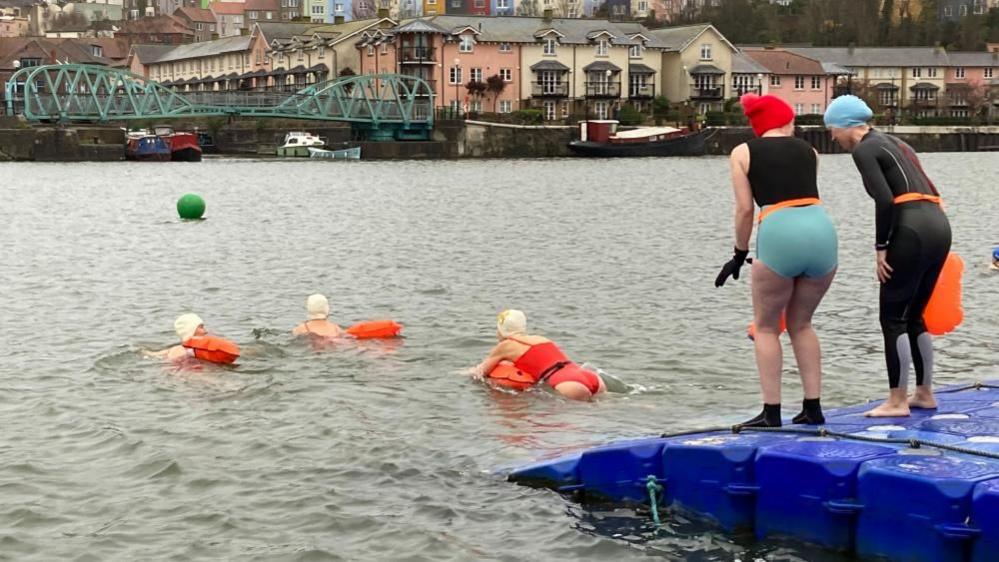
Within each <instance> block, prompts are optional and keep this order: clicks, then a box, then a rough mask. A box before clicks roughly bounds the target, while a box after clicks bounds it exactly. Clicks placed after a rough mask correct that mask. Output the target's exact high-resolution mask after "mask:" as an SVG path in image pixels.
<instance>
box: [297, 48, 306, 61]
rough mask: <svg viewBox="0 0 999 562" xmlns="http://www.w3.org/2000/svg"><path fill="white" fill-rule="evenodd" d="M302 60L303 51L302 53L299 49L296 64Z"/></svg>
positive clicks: (303, 56)
mask: <svg viewBox="0 0 999 562" xmlns="http://www.w3.org/2000/svg"><path fill="white" fill-rule="evenodd" d="M304 58H305V51H303V50H302V49H299V50H298V62H302V59H304Z"/></svg>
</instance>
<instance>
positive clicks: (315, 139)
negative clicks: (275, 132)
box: [277, 131, 326, 158]
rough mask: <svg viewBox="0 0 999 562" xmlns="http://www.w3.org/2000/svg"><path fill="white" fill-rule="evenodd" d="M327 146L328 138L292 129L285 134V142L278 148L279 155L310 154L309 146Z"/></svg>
mask: <svg viewBox="0 0 999 562" xmlns="http://www.w3.org/2000/svg"><path fill="white" fill-rule="evenodd" d="M324 146H326V139H325V138H323V137H320V136H318V135H313V134H312V133H307V132H304V131H292V132H290V133H288V134H287V135H285V136H284V144H283V145H281V146H279V147H278V149H277V155H278V156H297V157H300V158H305V157H307V156H309V148H322V147H324Z"/></svg>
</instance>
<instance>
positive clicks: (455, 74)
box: [448, 66, 461, 84]
mask: <svg viewBox="0 0 999 562" xmlns="http://www.w3.org/2000/svg"><path fill="white" fill-rule="evenodd" d="M448 83H450V84H461V67H460V66H452V67H451V72H450V73H448Z"/></svg>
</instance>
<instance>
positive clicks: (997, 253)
mask: <svg viewBox="0 0 999 562" xmlns="http://www.w3.org/2000/svg"><path fill="white" fill-rule="evenodd" d="M992 259H994V260H999V246H996V247H995V248H992Z"/></svg>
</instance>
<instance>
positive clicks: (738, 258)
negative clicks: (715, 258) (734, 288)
mask: <svg viewBox="0 0 999 562" xmlns="http://www.w3.org/2000/svg"><path fill="white" fill-rule="evenodd" d="M747 256H749V250H740V249H739V248H736V249H735V253H734V254H733V255H732V259H730V260H728V261H727V262H726V263H725V265H723V266H722V268H721V271H720V272H719V273H718V277H716V278H715V287H721V286H722V285H724V284H725V280H726V279H728V278H729V276H730V275H731V276H732V279H738V278H739V269H740V268H742V264H744V263H746V257H747Z"/></svg>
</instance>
